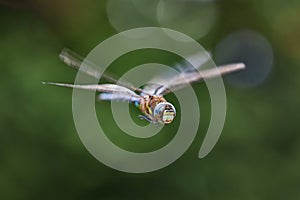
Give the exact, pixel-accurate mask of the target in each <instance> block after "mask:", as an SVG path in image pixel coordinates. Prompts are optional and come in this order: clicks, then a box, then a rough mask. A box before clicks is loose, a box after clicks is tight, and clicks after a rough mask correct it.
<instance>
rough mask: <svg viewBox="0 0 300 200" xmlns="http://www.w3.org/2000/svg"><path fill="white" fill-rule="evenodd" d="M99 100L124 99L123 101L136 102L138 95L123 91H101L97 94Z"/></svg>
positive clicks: (138, 98) (138, 99)
mask: <svg viewBox="0 0 300 200" xmlns="http://www.w3.org/2000/svg"><path fill="white" fill-rule="evenodd" d="M98 99H99V100H104V101H105V100H107V101H124V102H137V101H140V99H141V98H140V97H136V96H133V95H131V94H124V93H101V94H99V96H98Z"/></svg>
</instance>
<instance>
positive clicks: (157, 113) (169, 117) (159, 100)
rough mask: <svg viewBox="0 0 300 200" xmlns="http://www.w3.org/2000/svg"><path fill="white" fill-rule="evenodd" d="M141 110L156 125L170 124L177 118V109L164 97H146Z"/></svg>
mask: <svg viewBox="0 0 300 200" xmlns="http://www.w3.org/2000/svg"><path fill="white" fill-rule="evenodd" d="M139 107H140V109H141V111H142V112H143V113H144V114H145V115H146V117H147V118H149V120H150V121H152V122H154V123H162V124H169V123H171V122H172V121H173V120H174V118H175V116H176V110H175V107H174V106H173V105H172V104H171V103H169V102H167V101H166V99H165V98H163V97H162V96H156V95H146V96H144V97H143V98H142V99H141V102H140V106H139Z"/></svg>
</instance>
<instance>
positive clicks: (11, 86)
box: [0, 0, 300, 200]
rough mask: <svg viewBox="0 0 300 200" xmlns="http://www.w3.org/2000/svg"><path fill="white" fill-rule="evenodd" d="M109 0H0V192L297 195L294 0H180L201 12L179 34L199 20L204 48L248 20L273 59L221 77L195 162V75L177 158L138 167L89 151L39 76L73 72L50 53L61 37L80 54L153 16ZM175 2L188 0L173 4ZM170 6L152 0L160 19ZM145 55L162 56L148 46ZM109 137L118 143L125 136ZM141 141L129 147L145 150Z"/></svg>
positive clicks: (67, 108) (24, 195) (298, 13)
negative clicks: (262, 73) (240, 78)
mask: <svg viewBox="0 0 300 200" xmlns="http://www.w3.org/2000/svg"><path fill="white" fill-rule="evenodd" d="M120 2H122V3H123V4H124V5H119V7H118V5H117V3H118V1H96V0H86V1H83V0H73V1H71V0H66V1H59V0H52V1H42V0H27V1H26V0H23V1H21V0H20V1H17V0H14V1H0V17H1V18H0V30H1V31H0V49H1V54H0V64H1V72H0V91H1V94H0V105H1V110H0V199H3V200H4V199H9V200H17V199H272V200H274V199H300V190H299V188H300V172H299V169H300V135H299V109H300V101H299V100H300V99H299V94H298V92H299V86H300V79H299V76H298V73H299V72H300V69H299V64H300V39H299V38H300V37H299V36H300V26H299V24H300V23H299V22H300V21H299V19H300V2H299V1H296V0H287V1H280V0H263V1H259V0H247V1H245V0H227V1H222V0H216V1H211V2H208V3H209V4H210V5H209V6H208V7H205V6H207V2H206V3H205V1H198V2H197V1H196V0H195V1H193V2H192V3H194V4H197V6H198V7H197V6H190V7H188V8H189V9H191V8H200V10H201V8H205V10H206V8H207V9H209V11H211V12H208V13H204V14H203V15H202V16H198V15H195V16H193V15H191V18H189V19H188V22H190V23H191V25H189V26H187V28H186V30H187V34H188V33H191V35H192V36H197V34H198V32H197V31H199V30H202V31H203V30H204V29H201V27H198V26H197V23H198V21H197V20H199V19H200V18H201V17H202V18H203V19H204V22H203V21H202V22H201V21H200V22H201V23H202V24H201V23H200V22H199V23H200V24H201V25H202V26H203V27H205V26H207V27H206V28H207V31H206V32H205V33H204V32H201V33H200V32H199V38H196V39H197V40H198V41H199V43H200V44H202V45H203V46H204V47H205V48H206V49H208V50H212V51H213V50H214V49H216V46H218V44H219V43H220V41H222V40H223V39H224V38H225V37H226V36H227V35H229V34H231V33H233V32H236V31H240V30H251V31H255V32H256V33H259V34H260V35H261V36H263V37H264V38H265V39H266V40H267V41H268V43H269V44H270V46H271V47H272V51H273V65H272V68H271V71H270V73H269V74H268V76H267V77H266V79H264V81H263V82H261V83H260V84H256V85H254V86H251V87H238V86H237V85H232V84H229V83H227V82H226V81H225V86H226V91H227V101H228V102H227V104H228V109H227V119H226V124H225V127H224V130H223V133H222V135H221V138H220V140H219V141H218V143H217V145H216V146H215V148H214V149H213V151H212V152H211V153H210V154H209V155H208V156H207V157H206V158H204V159H201V160H200V159H198V157H197V155H198V151H199V148H200V146H201V143H202V140H203V137H204V134H205V130H206V129H207V126H208V123H209V116H210V108H209V106H210V102H209V95H208V94H207V91H206V88H205V85H204V84H203V85H201V84H197V85H196V86H195V89H196V90H198V91H199V93H200V94H198V98H199V100H200V102H201V103H200V104H201V105H200V106H202V107H201V117H202V119H203V125H201V124H200V125H201V126H200V128H199V132H198V135H197V137H196V139H195V141H194V142H193V144H192V146H191V147H190V148H189V149H188V151H187V152H186V153H185V154H184V155H183V156H182V157H181V158H180V159H179V160H177V161H176V162H174V163H173V164H171V165H170V166H168V167H166V168H164V169H161V170H159V171H155V172H151V173H146V174H128V173H122V172H119V171H116V170H113V169H110V168H108V167H106V166H104V165H103V164H101V163H100V162H99V161H97V160H96V159H95V158H93V157H92V156H91V155H90V154H89V153H88V152H87V150H86V149H85V147H84V146H83V144H82V143H81V141H80V139H79V137H78V135H77V132H76V130H75V126H74V122H73V118H72V108H71V105H72V99H71V98H72V91H71V90H67V89H63V88H54V87H50V86H49V87H47V86H45V85H42V84H41V81H48V80H49V81H50V80H51V81H59V82H70V83H72V82H73V81H74V77H75V75H76V73H75V72H74V71H72V70H71V69H68V68H67V67H65V66H64V64H63V63H61V62H60V61H59V59H58V54H59V52H60V51H61V49H62V48H63V47H65V46H66V47H69V48H71V49H73V50H75V51H77V52H78V53H80V54H82V55H86V54H87V53H88V52H89V51H90V50H91V49H93V48H94V47H95V46H96V45H97V44H98V43H100V42H101V41H103V40H105V39H106V38H108V37H110V36H112V35H114V34H116V33H118V32H119V31H121V30H122V29H128V28H132V27H135V26H134V25H135V24H132V22H133V20H134V19H141V21H138V22H139V23H140V26H148V25H152V26H154V25H156V23H157V22H155V21H153V20H152V21H151V20H148V21H147V22H146V21H142V17H141V16H143V15H142V14H143V13H142V12H140V13H137V14H136V16H134V15H133V14H132V13H133V12H131V11H128V10H126V9H127V8H126V6H127V5H129V3H128V1H127V2H126V1H122V0H119V3H120ZM124 2H125V3H124ZM135 2H137V1H135ZM155 3H157V1H151V0H148V1H145V0H143V1H139V4H137V5H138V6H142V7H140V8H141V9H145V13H144V14H146V15H151V12H154V11H155V10H154V11H153V10H151V9H152V8H153V6H154V4H155ZM148 4H149V5H148ZM185 4H191V1H183V0H182V1H181V2H180V5H185ZM211 4H213V9H212V8H211V7H210V6H212V5H211ZM170 5H172V4H170ZM174 5H175V4H174ZM174 5H173V7H163V8H162V9H167V10H168V9H171V11H170V10H168V13H167V14H168V15H166V16H167V18H168V17H169V16H171V15H172V14H173V13H172V11H174V13H175V14H176V11H177V10H176V9H178V7H176V6H174ZM124 6H125V7H124ZM128 9H129V8H128ZM210 9H212V10H210ZM200 10H199V13H200ZM203 12H204V11H203V10H201V13H203ZM164 13H166V12H164V10H162V11H160V15H163V14H164ZM189 13H192V14H194V13H196V14H197V13H198V11H197V10H193V11H191V12H189ZM212 13H213V16H211V14H212ZM131 14H132V15H131ZM175 14H174V15H175ZM187 14H188V13H187ZM139 15H140V16H139ZM124 16H129V17H128V19H127V18H126V17H124ZM132 16H133V18H131V17H132ZM148 17H149V16H148ZM172 17H174V16H171V17H170V18H172ZM206 17H207V20H206ZM112 19H113V20H115V21H113V20H112ZM121 19H123V21H122V20H121ZM147 19H151V17H150V18H147ZM126 20H128V21H126ZM193 20H195V21H193ZM207 21H209V23H210V25H209V26H208V25H207V23H208V22H207ZM110 22H111V23H110ZM193 22H195V23H194V24H193ZM206 22H207V23H206ZM178 23H180V22H178ZM175 24H176V23H175ZM185 24H187V23H184V25H185ZM195 24H196V25H195ZM200 24H199V26H200ZM171 25H172V24H171ZM173 25H174V24H173ZM118 28H119V29H118ZM200 35H201V37H200ZM116 48H117V47H116ZM228 49H229V50H230V47H228ZM148 53H149V52H148ZM148 56H149V57H151V58H153V57H156V56H160V57H162V59H164V55H161V54H160V53H157V52H151V51H150V54H148ZM132 57H134V56H132ZM165 57H166V58H165V59H166V60H168V59H170V57H168V56H167V55H166V56H165ZM149 60H151V59H149ZM143 62H144V63H145V62H147V59H146V60H145V59H144V60H143V59H141V58H139V59H138V61H136V60H134V58H131V57H125V58H123V60H122V62H121V61H119V64H120V63H122V64H124V65H125V66H126V67H125V68H122V70H124V69H130V68H131V67H134V65H135V64H137V63H139V64H141V63H143ZM115 64H116V65H117V64H118V62H116V63H115ZM112 68H113V67H112ZM112 71H113V72H114V73H117V74H118V73H124V72H125V71H118V70H114V69H112ZM258 76H259V74H258ZM170 98H172V96H171V97H170ZM109 105H110V104H109V102H103V103H101V104H100V105H98V106H99V107H101V108H102V109H103V112H102V111H101V112H102V114H104V115H110V111H109V109H110V107H109ZM131 110H133V113H134V112H135V111H134V109H131ZM135 114H138V112H136V113H134V114H133V115H135ZM108 119H109V118H108ZM107 123H108V124H109V123H112V125H111V129H112V130H114V131H113V133H112V134H113V136H112V137H113V138H115V140H116V139H117V138H119V137H118V134H120V133H119V132H117V129H116V128H115V125H114V124H113V122H109V120H107ZM201 123H202V122H201ZM175 126H176V125H175ZM171 132H172V129H171V131H170V134H171ZM170 134H169V135H168V132H166V133H164V135H165V136H164V137H160V138H159V140H158V141H155V142H156V144H154V145H153V146H154V147H157V145H158V146H161V145H162V144H163V143H166V142H167V141H169V140H170V139H172V137H173V136H172V135H170ZM120 138H121V139H120V140H119V141H118V142H120V143H123V145H125V146H126V145H127V144H126V143H127V142H128V143H129V141H128V139H127V138H124V137H123V136H122V137H121V136H120ZM122 138H123V139H122ZM135 142H136V141H135ZM137 142H138V141H137ZM124 143H125V144H124ZM144 144H145V143H140V144H135V145H137V146H138V147H139V148H141V149H145V148H144V147H143V146H144ZM145 145H146V144H145ZM147 145H148V144H147ZM155 145H156V146H155ZM148 147H149V145H148V146H147V148H146V149H147V150H149V149H148ZM150 147H151V146H150Z"/></svg>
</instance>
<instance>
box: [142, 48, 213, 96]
mask: <svg viewBox="0 0 300 200" xmlns="http://www.w3.org/2000/svg"><path fill="white" fill-rule="evenodd" d="M210 58H211V57H210V54H209V53H207V52H206V51H201V52H198V53H197V54H194V55H192V56H190V57H189V58H188V59H187V60H189V61H190V62H191V63H197V66H195V67H194V66H192V65H191V64H189V63H188V62H187V61H185V60H183V61H182V62H179V63H176V64H175V65H174V68H175V69H177V70H179V71H180V74H182V75H184V74H188V73H191V72H197V71H198V70H199V69H200V68H201V67H202V66H203V65H204V64H205V63H207V62H208V61H209V60H210ZM176 77H177V75H170V72H169V71H166V72H165V73H163V74H160V75H159V76H157V77H154V78H153V79H152V80H151V81H149V82H150V83H151V84H148V85H146V86H145V87H144V88H143V91H144V92H147V93H148V94H156V91H157V89H158V88H159V87H160V86H161V85H166V84H168V83H169V82H170V81H172V80H174V79H175V78H176ZM152 83H157V84H152Z"/></svg>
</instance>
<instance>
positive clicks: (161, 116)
mask: <svg viewBox="0 0 300 200" xmlns="http://www.w3.org/2000/svg"><path fill="white" fill-rule="evenodd" d="M153 114H154V118H155V119H157V120H158V121H160V122H161V123H163V124H170V123H171V122H172V121H173V120H174V118H175V116H176V110H175V107H174V106H173V105H172V104H171V103H168V102H162V103H159V104H157V105H156V106H155V108H154V112H153Z"/></svg>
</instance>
